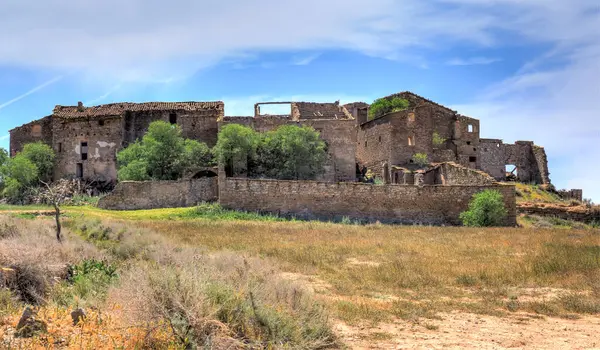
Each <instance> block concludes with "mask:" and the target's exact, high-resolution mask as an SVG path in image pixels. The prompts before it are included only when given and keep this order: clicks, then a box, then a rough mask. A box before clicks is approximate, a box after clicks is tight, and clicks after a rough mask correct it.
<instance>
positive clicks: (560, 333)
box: [335, 313, 600, 349]
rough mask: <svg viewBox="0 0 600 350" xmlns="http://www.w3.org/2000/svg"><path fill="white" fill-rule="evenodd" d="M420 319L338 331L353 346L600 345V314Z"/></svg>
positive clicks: (458, 315) (338, 327) (342, 327)
mask: <svg viewBox="0 0 600 350" xmlns="http://www.w3.org/2000/svg"><path fill="white" fill-rule="evenodd" d="M439 316H441V318H442V320H426V321H423V322H422V323H420V324H415V323H412V322H406V321H403V320H398V321H396V322H394V323H381V324H379V325H378V326H376V327H373V328H371V327H364V328H362V327H350V326H348V325H345V324H343V323H338V324H336V326H335V329H336V332H337V333H338V334H339V335H340V336H341V337H342V339H343V341H344V343H346V344H347V345H348V346H349V347H350V348H352V349H465V348H477V349H600V317H582V318H580V319H576V320H568V319H560V318H540V317H539V316H537V315H527V314H515V315H511V316H509V317H502V318H498V317H493V316H482V315H475V314H469V313H449V314H443V313H442V314H440V315H439Z"/></svg>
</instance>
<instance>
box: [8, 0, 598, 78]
mask: <svg viewBox="0 0 600 350" xmlns="http://www.w3.org/2000/svg"><path fill="white" fill-rule="evenodd" d="M592 6H596V8H597V3H596V0H573V1H568V2H566V1H563V0H544V1H541V0H533V1H527V2H523V1H516V0H495V1H494V0H487V1H485V0H483V1H480V0H478V1H475V0H429V1H422V0H402V1H397V0H372V1H368V2H365V1H362V0H329V1H326V2H323V1H320V0H302V1H300V0H290V1H284V2H282V1H277V0H256V1H251V2H249V1H243V0H232V1H226V2H225V1H214V0H209V1H194V0H179V1H175V2H171V3H169V6H165V5H164V1H159V0H127V1H120V0H119V1H118V0H106V1H79V2H74V1H65V0H48V1H44V2H39V1H36V0H21V1H8V2H6V1H5V2H3V4H2V5H0V42H2V45H0V65H1V64H5V65H17V66H27V67H32V66H33V67H47V68H53V69H56V68H58V69H64V70H72V69H80V70H82V71H83V72H86V73H93V74H96V76H97V77H98V78H104V77H111V76H112V77H115V76H117V77H118V78H119V79H120V80H123V81H127V80H135V81H137V80H140V79H141V80H149V81H163V80H165V79H178V78H181V77H186V76H189V75H190V74H192V73H193V72H194V71H196V70H198V69H200V68H202V67H206V66H208V65H211V64H214V63H216V62H219V61H220V60H222V59H224V58H227V57H233V56H239V55H245V54H251V53H253V52H258V51H263V52H264V51H277V50H294V51H300V50H313V51H314V50H326V49H347V50H354V51H358V52H362V53H364V54H368V55H376V56H380V57H392V58H393V57H400V56H402V55H404V54H405V53H406V51H407V49H415V48H420V49H423V48H431V49H438V48H440V47H441V48H443V47H450V46H451V45H453V44H454V43H457V42H460V43H468V44H476V45H484V46H485V45H488V46H489V45H496V44H498V43H500V42H501V41H502V38H500V37H498V36H496V35H495V33H496V31H497V30H498V29H499V30H503V31H505V32H510V33H513V34H517V35H520V36H522V38H523V39H525V40H532V41H544V42H557V41H562V42H578V41H581V40H585V37H584V33H590V32H591V31H592V30H595V29H597V27H598V25H597V19H596V18H594V17H593V16H594V15H593V14H592V15H588V14H586V12H585V11H586V10H589V9H590V8H592ZM314 9H319V10H318V11H315V10H314ZM465 19H468V20H465ZM108 73H110V74H108Z"/></svg>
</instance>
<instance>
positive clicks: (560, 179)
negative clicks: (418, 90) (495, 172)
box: [452, 40, 600, 202]
mask: <svg viewBox="0 0 600 350" xmlns="http://www.w3.org/2000/svg"><path fill="white" fill-rule="evenodd" d="M552 57H555V55H552ZM549 59H551V58H550V56H547V59H546V60H545V61H546V62H545V61H544V60H539V62H536V65H535V66H536V67H537V68H536V69H535V70H534V71H531V72H527V73H524V72H523V71H524V70H521V71H520V72H519V73H518V74H517V75H515V76H513V77H510V78H508V79H506V80H504V81H502V82H500V83H497V84H494V85H492V86H490V87H489V89H487V91H484V92H483V93H482V94H481V95H480V96H478V97H476V98H475V99H474V100H473V101H471V103H468V104H464V105H455V106H452V108H454V109H457V110H458V111H459V112H462V113H465V114H469V115H472V116H474V117H477V118H480V119H481V132H482V133H481V136H482V137H484V138H485V137H489V138H503V139H505V140H506V142H514V141H515V140H531V141H535V142H536V143H537V144H539V145H541V146H544V147H545V149H546V153H547V154H548V157H549V161H550V164H549V166H550V173H551V174H550V177H551V179H552V181H553V183H554V184H555V185H556V186H557V187H561V188H567V187H569V188H583V189H584V196H585V197H589V198H593V199H594V200H595V201H596V202H599V201H600V186H599V185H598V182H597V179H596V177H597V175H596V174H597V173H598V171H600V167H599V165H600V152H598V144H600V123H598V111H599V110H600V65H598V62H600V40H598V41H591V42H589V43H587V44H585V45H583V46H581V47H579V48H578V49H577V50H571V51H570V52H563V53H561V60H564V61H566V62H567V63H566V64H565V65H563V66H562V67H560V68H556V67H554V65H545V64H544V63H548V62H547V61H548V60H549ZM526 66H529V67H531V65H526ZM544 67H546V68H544ZM526 70H530V68H527V69H526Z"/></svg>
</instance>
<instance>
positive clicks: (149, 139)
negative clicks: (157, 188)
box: [117, 120, 212, 181]
mask: <svg viewBox="0 0 600 350" xmlns="http://www.w3.org/2000/svg"><path fill="white" fill-rule="evenodd" d="M117 164H118V166H119V170H118V172H117V177H118V178H119V180H131V181H144V180H177V179H180V178H181V177H183V176H184V175H191V174H193V173H194V172H196V171H198V170H200V169H201V168H203V167H209V166H211V165H212V156H211V153H210V150H209V148H208V147H207V146H206V144H204V143H201V142H198V141H194V140H188V139H184V138H183V137H182V136H181V128H180V127H179V126H178V125H171V124H169V123H167V122H165V121H162V120H157V121H155V122H152V123H150V126H149V127H148V132H147V133H146V134H145V135H144V137H143V138H142V140H141V141H137V142H135V143H133V144H131V145H130V146H128V147H127V148H125V149H123V150H122V151H120V152H119V153H118V154H117Z"/></svg>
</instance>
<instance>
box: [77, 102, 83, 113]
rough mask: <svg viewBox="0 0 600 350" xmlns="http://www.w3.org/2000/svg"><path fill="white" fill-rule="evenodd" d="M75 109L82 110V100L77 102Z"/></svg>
mask: <svg viewBox="0 0 600 350" xmlns="http://www.w3.org/2000/svg"><path fill="white" fill-rule="evenodd" d="M77 111H78V112H83V102H81V101H79V102H77Z"/></svg>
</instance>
